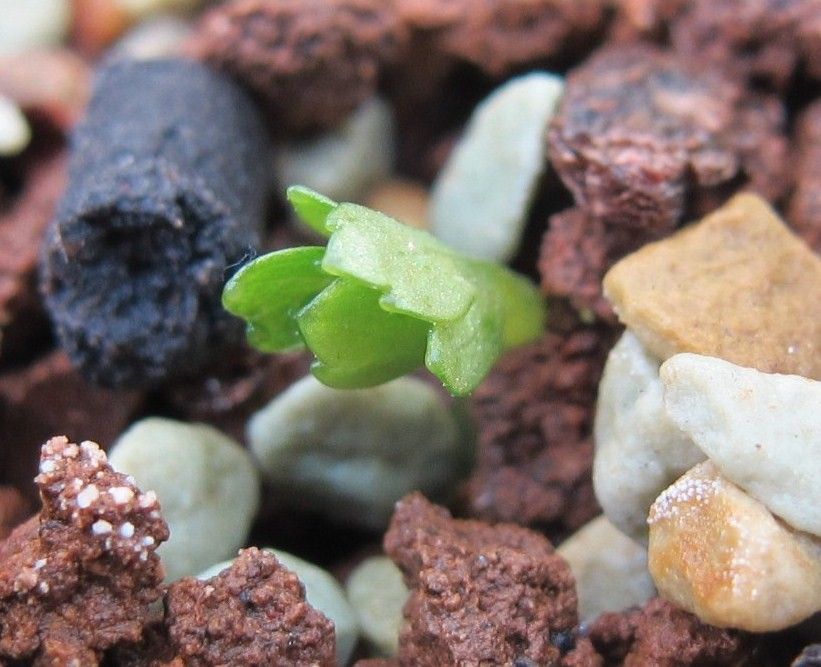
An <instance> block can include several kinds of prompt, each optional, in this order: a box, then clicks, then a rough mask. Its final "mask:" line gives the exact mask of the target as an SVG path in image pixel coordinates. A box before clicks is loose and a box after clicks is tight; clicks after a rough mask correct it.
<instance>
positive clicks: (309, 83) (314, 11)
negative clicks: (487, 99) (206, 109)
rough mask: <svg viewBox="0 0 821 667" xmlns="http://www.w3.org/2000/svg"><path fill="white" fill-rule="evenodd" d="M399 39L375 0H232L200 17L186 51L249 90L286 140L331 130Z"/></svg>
mask: <svg viewBox="0 0 821 667" xmlns="http://www.w3.org/2000/svg"><path fill="white" fill-rule="evenodd" d="M404 41H405V36H404V32H403V30H402V26H401V25H400V23H399V21H398V19H397V17H396V14H395V13H394V12H393V11H392V10H391V6H390V3H385V2H383V0H278V1H277V2H271V1H270V0H233V1H231V2H227V3H224V4H222V5H220V6H218V7H216V8H214V9H213V10H211V11H209V12H207V13H206V14H205V16H204V17H203V19H202V21H201V23H200V25H199V28H198V30H197V33H196V34H195V35H194V37H193V38H192V41H191V43H190V45H189V50H190V52H191V53H192V54H193V55H195V56H196V57H198V58H201V59H203V60H205V61H206V62H207V63H209V64H210V65H213V66H215V67H217V68H219V69H221V70H223V71H225V72H228V73H229V74H231V75H233V76H234V77H235V78H237V79H238V80H239V81H240V82H241V83H242V84H244V85H245V86H246V87H247V88H248V89H249V90H251V91H252V92H253V93H255V94H256V96H257V97H258V98H259V99H260V100H261V101H262V102H263V103H264V104H265V105H266V107H267V108H268V111H269V112H270V114H271V122H272V125H273V126H274V128H276V129H277V130H278V131H279V132H281V133H282V134H285V135H287V134H290V133H301V132H310V131H317V130H324V129H329V128H331V127H334V126H335V125H338V124H339V123H340V122H341V121H342V120H344V119H345V117H346V116H348V115H349V114H350V113H351V112H352V111H354V110H355V109H356V107H358V106H359V105H360V104H361V103H362V102H364V101H365V100H366V99H367V98H369V97H370V96H371V95H373V93H374V92H375V90H376V86H377V83H378V80H379V75H380V72H381V71H382V68H383V67H384V66H385V65H386V64H388V63H390V62H391V61H393V60H394V59H395V58H396V57H397V56H398V53H399V51H400V49H401V47H402V44H403V43H404Z"/></svg>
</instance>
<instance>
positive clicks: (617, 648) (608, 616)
mask: <svg viewBox="0 0 821 667" xmlns="http://www.w3.org/2000/svg"><path fill="white" fill-rule="evenodd" d="M589 638H590V640H591V642H592V643H593V646H594V647H595V648H596V650H597V651H598V652H599V653H600V654H601V655H602V656H603V658H604V661H605V662H604V664H605V665H608V666H610V665H614V666H615V665H624V666H625V667H644V666H649V665H653V666H654V667H689V666H690V665H692V666H696V665H698V666H699V667H719V666H722V667H724V666H730V665H742V664H748V662H747V659H748V658H750V657H751V655H752V653H753V651H754V649H755V640H754V639H753V636H752V635H749V634H746V633H743V632H740V631H736V630H726V629H722V628H716V627H713V626H712V625H707V624H706V623H702V622H701V621H699V620H698V618H697V617H696V616H694V615H693V614H689V613H687V612H686V611H682V610H681V609H678V608H677V607H675V606H673V605H672V604H671V603H670V602H667V601H666V600H662V599H661V598H653V599H651V600H649V601H648V602H647V603H646V604H645V605H644V606H643V607H642V608H640V609H631V610H628V611H624V612H617V613H605V614H602V615H601V616H600V617H599V618H598V619H597V620H596V621H595V623H594V624H593V626H592V627H591V628H590V632H589ZM749 664H755V663H754V661H750V663H749Z"/></svg>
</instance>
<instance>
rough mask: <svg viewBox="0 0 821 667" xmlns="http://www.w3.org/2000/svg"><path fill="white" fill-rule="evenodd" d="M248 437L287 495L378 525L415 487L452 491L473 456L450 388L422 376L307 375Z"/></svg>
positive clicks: (262, 415)
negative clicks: (378, 380)
mask: <svg viewBox="0 0 821 667" xmlns="http://www.w3.org/2000/svg"><path fill="white" fill-rule="evenodd" d="M248 441H249V442H250V444H251V450H252V452H253V454H254V456H255V457H256V459H257V461H259V465H260V468H261V469H262V471H263V474H264V475H265V477H266V478H267V479H268V481H269V482H270V483H271V486H272V488H273V490H274V492H275V493H276V494H277V497H278V499H279V500H281V501H283V502H289V503H291V504H293V505H297V506H300V507H303V508H307V509H313V510H315V511H317V512H321V513H323V514H325V515H326V516H329V517H331V518H333V519H337V520H341V521H343V522H346V523H352V524H354V525H358V526H363V527H366V528H371V529H376V530H379V529H383V528H384V527H385V526H387V524H388V521H389V520H390V516H391V514H392V513H393V506H394V503H395V502H396V501H397V500H399V499H400V498H401V497H403V496H404V495H405V494H407V493H409V492H411V491H414V490H421V491H422V492H423V493H425V494H431V495H433V496H439V497H441V496H442V494H443V493H444V492H447V491H449V490H451V488H452V486H453V485H454V483H455V481H456V480H457V479H458V478H459V476H460V475H461V474H462V473H463V472H464V469H465V466H466V459H467V458H468V453H467V452H466V449H467V448H466V446H465V442H464V438H463V437H462V434H461V431H460V429H459V426H458V424H457V421H456V418H455V417H454V414H453V412H452V411H451V410H450V409H449V408H448V407H447V406H446V405H445V402H444V399H443V397H442V395H441V394H440V393H439V392H437V391H436V390H435V389H434V388H433V387H432V386H431V385H429V384H427V383H426V382H423V381H422V380H419V379H417V378H413V377H404V378H399V379H398V380H393V381H392V382H389V383H387V384H383V385H381V386H378V387H372V388H370V389H357V390H349V389H331V388H330V387H326V386H325V385H323V384H321V383H320V382H319V381H318V380H317V379H316V378H314V377H313V376H307V377H305V378H303V379H302V380H300V381H299V382H297V383H295V384H293V385H292V386H291V387H290V388H289V389H288V390H287V391H285V392H283V393H282V394H280V395H279V396H277V397H276V398H275V399H274V400H273V401H271V403H269V404H268V405H267V406H266V407H265V408H263V409H262V410H260V411H259V412H257V413H256V414H255V415H254V416H253V417H252V418H251V419H250V421H249V422H248Z"/></svg>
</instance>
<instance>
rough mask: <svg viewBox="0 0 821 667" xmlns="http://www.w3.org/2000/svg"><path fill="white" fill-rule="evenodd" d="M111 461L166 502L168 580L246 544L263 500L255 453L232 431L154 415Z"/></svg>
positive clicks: (163, 553) (117, 447)
mask: <svg viewBox="0 0 821 667" xmlns="http://www.w3.org/2000/svg"><path fill="white" fill-rule="evenodd" d="M109 461H110V462H111V465H112V466H113V467H114V468H115V469H116V470H118V471H120V472H124V473H127V474H129V475H132V476H133V477H134V478H135V479H136V480H137V484H138V485H139V486H140V488H143V489H146V490H148V489H151V490H153V491H154V492H155V493H156V494H157V497H158V498H159V500H160V507H161V509H162V513H163V517H164V518H165V520H166V521H167V522H168V527H169V529H170V531H171V537H170V538H169V540H168V542H166V543H165V544H163V545H161V546H160V548H159V549H158V551H157V553H158V554H159V555H160V557H161V558H162V561H163V564H164V565H165V568H166V580H167V581H174V580H175V579H179V578H180V577H185V576H189V575H194V574H196V573H197V572H200V571H201V570H202V569H203V568H205V567H207V566H209V565H211V564H212V563H215V562H217V561H220V560H224V559H226V558H230V557H231V556H233V555H235V554H236V552H237V549H239V548H240V547H241V546H243V544H245V541H246V539H247V538H248V531H249V530H250V527H251V521H252V520H253V518H254V515H255V514H256V511H257V507H258V505H259V476H258V473H257V471H256V469H255V468H254V465H253V461H252V460H251V457H250V456H249V454H248V452H247V451H246V450H244V449H243V448H242V447H241V446H240V445H239V444H237V443H236V442H235V441H234V440H232V439H231V438H229V437H228V436H227V435H224V434H223V433H221V432H220V431H218V430H216V429H214V428H212V427H210V426H206V425H205V424H187V423H183V422H179V421H175V420H172V419H163V418H158V417H151V418H148V419H143V420H141V421H138V422H136V423H135V424H133V425H132V426H131V427H130V428H129V429H128V430H127V431H126V432H125V433H123V434H122V435H121V436H120V437H119V438H118V439H117V441H116V442H115V443H114V445H113V446H112V448H111V451H110V453H109Z"/></svg>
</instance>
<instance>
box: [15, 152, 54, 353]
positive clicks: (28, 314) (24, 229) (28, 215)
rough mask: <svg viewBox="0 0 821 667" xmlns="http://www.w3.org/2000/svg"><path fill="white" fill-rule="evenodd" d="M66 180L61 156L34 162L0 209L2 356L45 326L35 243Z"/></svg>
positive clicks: (22, 346)
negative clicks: (20, 189) (11, 200)
mask: <svg viewBox="0 0 821 667" xmlns="http://www.w3.org/2000/svg"><path fill="white" fill-rule="evenodd" d="M65 184H66V161H65V155H64V154H62V153H59V154H57V155H54V156H51V157H48V158H46V159H44V160H40V161H37V162H36V163H35V164H34V165H33V167H32V168H31V171H30V172H29V174H28V176H27V179H26V183H25V187H24V189H23V192H22V193H21V194H20V196H19V197H18V198H17V200H16V201H15V202H14V204H13V206H12V207H11V208H10V209H9V210H8V211H6V212H4V213H2V214H0V328H2V330H3V341H2V346H0V350H2V355H3V358H4V359H7V358H8V357H9V356H10V355H11V356H15V355H16V354H18V353H19V352H20V351H21V350H24V349H25V348H26V347H28V346H30V345H31V343H32V341H36V340H37V337H38V328H39V334H40V335H41V336H42V335H43V333H44V332H45V331H46V330H47V328H48V319H47V318H46V316H45V313H44V311H43V307H42V305H41V303H40V297H39V296H38V295H37V282H36V273H37V260H38V258H39V255H40V242H41V240H42V238H43V234H44V233H45V230H46V227H48V224H49V222H51V218H52V216H53V215H54V209H55V207H56V205H57V200H58V199H59V198H60V195H61V194H62V193H63V189H64V188H65Z"/></svg>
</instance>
